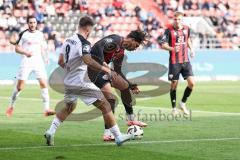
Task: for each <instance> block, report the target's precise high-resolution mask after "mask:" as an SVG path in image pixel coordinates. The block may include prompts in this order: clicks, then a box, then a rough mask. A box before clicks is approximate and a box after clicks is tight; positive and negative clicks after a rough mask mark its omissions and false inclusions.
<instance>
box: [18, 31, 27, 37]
mask: <svg viewBox="0 0 240 160" xmlns="http://www.w3.org/2000/svg"><path fill="white" fill-rule="evenodd" d="M28 32H29V30H28V29H25V30H23V31H21V32H20V33H19V37H22V36H23V35H24V34H26V33H28Z"/></svg>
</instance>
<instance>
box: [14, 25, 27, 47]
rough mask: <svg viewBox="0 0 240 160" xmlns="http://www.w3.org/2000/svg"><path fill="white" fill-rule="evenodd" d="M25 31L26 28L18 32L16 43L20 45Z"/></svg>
mask: <svg viewBox="0 0 240 160" xmlns="http://www.w3.org/2000/svg"><path fill="white" fill-rule="evenodd" d="M26 31H27V29H26V30H24V31H22V32H21V33H19V35H18V40H17V41H16V43H15V44H16V45H22V43H23V41H22V39H23V36H24V33H25V32H26Z"/></svg>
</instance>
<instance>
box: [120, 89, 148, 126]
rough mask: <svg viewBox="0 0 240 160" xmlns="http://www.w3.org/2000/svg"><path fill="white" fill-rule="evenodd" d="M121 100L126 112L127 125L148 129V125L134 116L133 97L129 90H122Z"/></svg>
mask: <svg viewBox="0 0 240 160" xmlns="http://www.w3.org/2000/svg"><path fill="white" fill-rule="evenodd" d="M121 99H122V103H123V105H124V107H125V111H126V116H127V125H128V126H131V125H137V126H140V127H147V123H144V122H141V121H137V120H135V116H134V114H133V105H132V95H131V93H130V89H129V88H127V89H124V90H121Z"/></svg>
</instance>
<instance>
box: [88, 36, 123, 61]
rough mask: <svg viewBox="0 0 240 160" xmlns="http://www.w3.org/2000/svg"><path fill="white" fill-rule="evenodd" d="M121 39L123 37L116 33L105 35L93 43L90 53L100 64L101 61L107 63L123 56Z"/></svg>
mask: <svg viewBox="0 0 240 160" xmlns="http://www.w3.org/2000/svg"><path fill="white" fill-rule="evenodd" d="M122 41H123V37H121V36H119V35H116V34H112V35H109V36H106V37H104V38H103V39H101V40H99V41H98V42H96V43H95V44H94V46H93V47H92V49H91V55H92V57H93V58H94V59H95V60H97V61H98V62H100V63H101V64H102V62H106V63H107V64H109V63H110V62H113V61H114V60H115V59H118V58H121V57H123V56H124V49H123V48H122V47H121V44H122Z"/></svg>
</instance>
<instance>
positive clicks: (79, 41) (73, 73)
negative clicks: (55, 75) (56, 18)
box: [60, 34, 91, 87]
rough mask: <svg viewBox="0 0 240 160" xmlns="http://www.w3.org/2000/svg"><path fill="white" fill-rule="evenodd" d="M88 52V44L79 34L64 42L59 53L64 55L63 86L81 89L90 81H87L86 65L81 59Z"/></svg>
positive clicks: (89, 46)
mask: <svg viewBox="0 0 240 160" xmlns="http://www.w3.org/2000/svg"><path fill="white" fill-rule="evenodd" d="M90 50H91V45H90V42H88V41H87V40H86V39H85V38H84V37H83V36H81V35H79V34H74V35H73V36H71V37H69V38H67V39H66V40H65V42H64V43H63V45H62V49H61V52H60V54H63V55H64V62H65V68H64V69H65V76H64V84H65V85H67V86H83V87H86V85H88V82H90V81H88V75H87V65H86V64H85V63H84V62H83V60H82V58H81V57H82V56H83V55H84V54H90Z"/></svg>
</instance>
